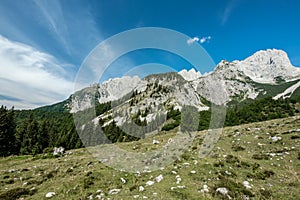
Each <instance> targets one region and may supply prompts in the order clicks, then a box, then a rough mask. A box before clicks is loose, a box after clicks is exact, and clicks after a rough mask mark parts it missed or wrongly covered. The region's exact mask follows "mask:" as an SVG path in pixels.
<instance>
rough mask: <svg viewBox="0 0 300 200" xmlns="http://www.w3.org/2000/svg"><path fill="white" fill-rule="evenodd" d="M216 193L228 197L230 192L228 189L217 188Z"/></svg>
mask: <svg viewBox="0 0 300 200" xmlns="http://www.w3.org/2000/svg"><path fill="white" fill-rule="evenodd" d="M216 192H217V193H220V194H222V195H227V194H228V192H229V191H228V189H227V188H224V187H220V188H217V189H216Z"/></svg>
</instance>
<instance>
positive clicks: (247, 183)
mask: <svg viewBox="0 0 300 200" xmlns="http://www.w3.org/2000/svg"><path fill="white" fill-rule="evenodd" d="M243 185H244V186H245V188H247V189H251V188H252V187H251V185H250V183H249V182H248V181H243Z"/></svg>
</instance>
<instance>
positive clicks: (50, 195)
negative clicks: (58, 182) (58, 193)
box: [45, 192, 55, 198]
mask: <svg viewBox="0 0 300 200" xmlns="http://www.w3.org/2000/svg"><path fill="white" fill-rule="evenodd" d="M53 196H55V192H48V193H47V194H46V195H45V197H46V198H51V197H53Z"/></svg>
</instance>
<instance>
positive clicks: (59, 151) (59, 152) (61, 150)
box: [53, 147, 65, 156]
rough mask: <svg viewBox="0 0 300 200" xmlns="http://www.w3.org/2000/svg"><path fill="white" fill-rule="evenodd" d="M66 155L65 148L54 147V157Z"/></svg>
mask: <svg viewBox="0 0 300 200" xmlns="http://www.w3.org/2000/svg"><path fill="white" fill-rule="evenodd" d="M64 153H65V148H63V147H54V149H53V155H54V156H56V155H62V154H64Z"/></svg>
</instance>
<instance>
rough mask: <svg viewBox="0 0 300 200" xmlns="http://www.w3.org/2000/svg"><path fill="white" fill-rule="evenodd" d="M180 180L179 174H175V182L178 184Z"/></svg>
mask: <svg viewBox="0 0 300 200" xmlns="http://www.w3.org/2000/svg"><path fill="white" fill-rule="evenodd" d="M180 182H181V178H180V176H179V175H176V184H179V183H180Z"/></svg>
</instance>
